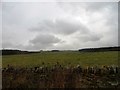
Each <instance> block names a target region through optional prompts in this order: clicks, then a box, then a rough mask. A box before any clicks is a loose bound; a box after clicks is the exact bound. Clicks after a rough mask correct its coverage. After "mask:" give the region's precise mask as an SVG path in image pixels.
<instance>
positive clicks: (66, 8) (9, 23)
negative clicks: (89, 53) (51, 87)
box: [2, 2, 118, 50]
mask: <svg viewBox="0 0 120 90" xmlns="http://www.w3.org/2000/svg"><path fill="white" fill-rule="evenodd" d="M117 45H118V3H117V2H106V3H105V2H89V3H88V2H85V3H82V2H4V3H3V4H2V47H3V48H13V49H21V50H51V49H60V50H76V49H80V48H87V47H88V48H89V47H102V46H117Z"/></svg>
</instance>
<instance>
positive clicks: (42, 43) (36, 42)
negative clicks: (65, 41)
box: [27, 34, 61, 49]
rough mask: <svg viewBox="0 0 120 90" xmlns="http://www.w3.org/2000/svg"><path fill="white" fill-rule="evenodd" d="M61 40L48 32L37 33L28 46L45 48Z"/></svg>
mask: <svg viewBox="0 0 120 90" xmlns="http://www.w3.org/2000/svg"><path fill="white" fill-rule="evenodd" d="M60 41H61V40H60V39H59V38H57V37H55V36H53V35H50V34H39V35H38V36H36V37H35V38H34V39H32V40H30V41H29V43H30V46H27V48H28V47H31V48H34V49H46V48H49V47H51V46H54V44H55V43H59V42H60Z"/></svg>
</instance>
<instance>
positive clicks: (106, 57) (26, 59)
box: [2, 51, 118, 67]
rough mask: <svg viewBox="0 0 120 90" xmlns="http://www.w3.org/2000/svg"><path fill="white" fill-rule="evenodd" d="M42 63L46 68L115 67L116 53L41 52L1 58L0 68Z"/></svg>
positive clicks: (30, 65) (116, 61) (116, 62)
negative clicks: (57, 63)
mask: <svg viewBox="0 0 120 90" xmlns="http://www.w3.org/2000/svg"><path fill="white" fill-rule="evenodd" d="M42 62H44V63H45V64H46V65H47V66H51V65H54V64H55V63H56V62H59V63H60V64H61V65H63V66H66V65H68V64H70V63H71V65H73V66H75V65H78V64H80V65H81V66H94V65H98V66H101V65H117V64H118V51H109V52H77V51H76V52H72V51H63V52H41V53H34V54H21V55H7V56H2V67H6V66H7V65H8V64H9V65H12V66H15V67H33V66H37V65H38V66H39V65H41V64H42Z"/></svg>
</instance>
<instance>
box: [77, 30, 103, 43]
mask: <svg viewBox="0 0 120 90" xmlns="http://www.w3.org/2000/svg"><path fill="white" fill-rule="evenodd" d="M102 38H103V36H102V35H97V34H95V33H92V32H90V33H88V34H84V35H82V34H80V35H78V36H76V39H78V40H79V41H81V42H96V41H100V40H101V39H102Z"/></svg>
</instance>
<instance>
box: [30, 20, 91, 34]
mask: <svg viewBox="0 0 120 90" xmlns="http://www.w3.org/2000/svg"><path fill="white" fill-rule="evenodd" d="M30 31H38V32H47V33H48V32H50V33H54V34H63V35H70V34H73V33H75V32H77V31H80V32H81V33H87V32H89V30H88V29H87V27H86V26H84V25H83V24H82V23H80V22H77V21H75V20H68V19H56V20H55V21H53V20H44V21H42V22H41V23H39V25H38V27H35V28H31V29H30Z"/></svg>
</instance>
